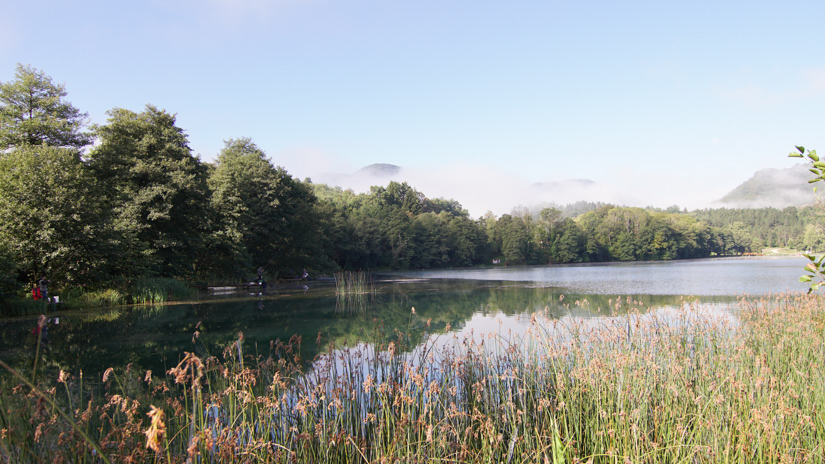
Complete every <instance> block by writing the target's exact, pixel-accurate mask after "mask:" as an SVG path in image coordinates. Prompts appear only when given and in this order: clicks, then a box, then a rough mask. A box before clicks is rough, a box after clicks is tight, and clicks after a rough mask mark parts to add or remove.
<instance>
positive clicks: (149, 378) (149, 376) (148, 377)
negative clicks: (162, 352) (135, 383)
mask: <svg viewBox="0 0 825 464" xmlns="http://www.w3.org/2000/svg"><path fill="white" fill-rule="evenodd" d="M143 381H144V382H146V383H152V371H151V370H149V371H146V375H145V376H143Z"/></svg>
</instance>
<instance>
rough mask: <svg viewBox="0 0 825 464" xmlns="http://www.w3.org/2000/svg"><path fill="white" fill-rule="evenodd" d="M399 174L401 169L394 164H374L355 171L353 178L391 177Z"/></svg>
mask: <svg viewBox="0 0 825 464" xmlns="http://www.w3.org/2000/svg"><path fill="white" fill-rule="evenodd" d="M399 172H401V167H400V166H396V165H394V164H387V163H375V164H370V165H369V166H364V167H363V168H361V169H359V170H357V171H355V173H354V174H353V176H373V177H391V176H394V175H396V174H398V173H399Z"/></svg>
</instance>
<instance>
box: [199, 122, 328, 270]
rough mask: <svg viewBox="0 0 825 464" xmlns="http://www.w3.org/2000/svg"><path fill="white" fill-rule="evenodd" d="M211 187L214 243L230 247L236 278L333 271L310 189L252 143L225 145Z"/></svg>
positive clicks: (240, 141)
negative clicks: (259, 272)
mask: <svg viewBox="0 0 825 464" xmlns="http://www.w3.org/2000/svg"><path fill="white" fill-rule="evenodd" d="M209 186H210V189H211V191H212V199H211V201H212V207H213V209H214V211H215V212H216V213H217V216H216V223H217V224H218V226H217V227H216V229H215V231H214V235H215V236H216V237H217V239H216V242H218V243H221V242H222V243H227V242H228V243H230V244H232V245H231V253H232V254H233V255H234V260H233V263H234V269H233V270H232V274H233V275H236V276H238V275H244V273H246V274H247V275H249V274H251V273H253V272H254V270H255V269H257V268H259V267H262V268H264V269H265V270H266V271H267V272H268V273H270V274H281V275H290V274H292V273H299V272H301V271H302V270H303V269H304V268H307V269H309V270H319V269H328V268H329V267H330V265H331V261H330V260H329V257H328V256H327V249H328V248H329V243H328V240H327V239H326V237H325V236H324V234H322V233H321V230H322V229H321V228H322V221H321V220H320V217H319V216H318V214H317V210H316V208H315V204H316V201H317V200H316V198H315V195H314V193H313V191H312V188H311V186H308V185H306V184H305V183H303V182H300V181H297V180H295V179H293V178H292V176H290V175H289V174H288V173H287V172H286V171H285V170H284V169H283V168H282V167H276V166H274V165H273V164H272V163H271V162H270V161H269V159H268V158H267V157H266V154H265V153H264V152H263V151H262V150H261V149H260V148H259V147H258V146H257V145H255V143H253V142H252V140H250V139H248V138H240V139H230V140H228V141H226V143H225V146H224V148H223V150H221V153H220V155H219V156H218V159H217V163H216V166H215V169H214V171H213V172H212V174H211V176H210V178H209ZM222 249H227V250H229V249H230V246H224V247H222ZM225 270H226V269H225Z"/></svg>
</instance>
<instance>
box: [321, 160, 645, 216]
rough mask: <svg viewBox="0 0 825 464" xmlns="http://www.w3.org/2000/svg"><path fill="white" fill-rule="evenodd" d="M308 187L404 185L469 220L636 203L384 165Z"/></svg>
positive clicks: (556, 184) (607, 191)
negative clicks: (458, 208) (540, 208)
mask: <svg viewBox="0 0 825 464" xmlns="http://www.w3.org/2000/svg"><path fill="white" fill-rule="evenodd" d="M313 180H314V181H316V182H319V183H324V184H327V185H330V186H338V187H341V188H343V189H352V190H353V191H356V192H368V191H369V188H370V187H371V186H373V185H382V186H385V185H387V184H388V183H389V182H390V181H396V182H407V183H408V184H409V185H411V186H412V187H414V188H415V189H416V190H418V191H420V192H423V193H424V194H425V195H427V196H428V197H431V198H445V199H453V200H456V201H458V202H459V203H461V205H462V206H463V207H464V208H466V209H467V210H468V211H469V212H470V214H471V216H474V217H478V216H481V215H483V214H484V213H485V212H486V211H492V212H493V213H495V214H499V215H500V214H504V213H509V212H510V211H511V210H512V209H513V208H515V207H517V206H528V207H529V206H534V205H539V204H556V205H564V204H572V203H575V202H579V201H588V202H604V203H614V204H618V205H637V206H640V205H641V204H642V202H641V201H640V200H639V199H637V198H635V197H633V196H631V195H627V194H625V193H623V192H619V191H617V190H616V189H615V188H613V187H611V186H608V185H604V184H600V183H598V182H594V181H592V180H588V179H569V180H561V181H552V182H537V183H533V184H529V183H525V182H523V180H522V179H519V178H516V177H512V176H508V175H506V174H503V173H501V172H497V171H492V170H484V169H483V168H479V167H477V166H453V167H451V168H448V169H438V170H435V171H423V170H415V169H407V168H403V167H401V166H396V165H394V164H387V163H377V164H371V165H369V166H365V167H363V168H361V169H359V170H358V171H356V172H354V173H352V174H342V173H326V174H321V175H317V176H315V177H314V178H313Z"/></svg>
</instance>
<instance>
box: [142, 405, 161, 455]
mask: <svg viewBox="0 0 825 464" xmlns="http://www.w3.org/2000/svg"><path fill="white" fill-rule="evenodd" d="M150 407H151V410H150V411H149V412H148V413H146V415H147V416H149V418H150V419H151V421H152V422H151V423H150V424H149V429H148V430H146V432H145V434H146V447H147V448H150V449H151V450H152V451H154V452H156V453H160V439H161V437H163V433H164V432H165V431H166V424H165V423H164V422H163V410H162V409H159V408H156V407H155V406H150Z"/></svg>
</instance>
